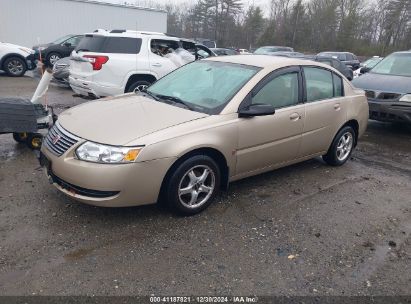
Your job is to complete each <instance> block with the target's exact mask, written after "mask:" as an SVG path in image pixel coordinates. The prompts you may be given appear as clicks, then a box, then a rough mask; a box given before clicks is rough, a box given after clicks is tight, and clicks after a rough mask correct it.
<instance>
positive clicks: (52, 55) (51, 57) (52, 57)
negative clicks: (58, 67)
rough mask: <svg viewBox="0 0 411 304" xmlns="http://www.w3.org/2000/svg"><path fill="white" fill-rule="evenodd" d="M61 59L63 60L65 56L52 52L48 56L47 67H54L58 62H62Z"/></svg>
mask: <svg viewBox="0 0 411 304" xmlns="http://www.w3.org/2000/svg"><path fill="white" fill-rule="evenodd" d="M61 58H63V56H62V55H61V54H60V53H58V52H51V53H49V54H47V56H46V65H48V66H49V67H53V66H54V64H55V63H56V61H58V60H60V59H61ZM52 61H53V62H52Z"/></svg>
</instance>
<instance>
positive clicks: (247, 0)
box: [97, 0, 269, 8]
mask: <svg viewBox="0 0 411 304" xmlns="http://www.w3.org/2000/svg"><path fill="white" fill-rule="evenodd" d="M97 1H101V2H113V3H124V1H126V2H129V3H139V4H141V5H144V4H146V3H150V2H153V3H161V4H167V3H192V2H195V0H97ZM268 2H269V0H243V3H244V5H245V6H248V5H251V4H254V5H260V6H261V7H262V8H264V7H266V5H267V3H268ZM144 6H147V5H144Z"/></svg>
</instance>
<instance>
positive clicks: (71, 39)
mask: <svg viewBox="0 0 411 304" xmlns="http://www.w3.org/2000/svg"><path fill="white" fill-rule="evenodd" d="M83 37H84V35H66V36H64V37H60V38H59V39H57V40H55V41H53V42H50V43H46V44H39V45H35V46H33V49H34V50H35V51H36V56H37V59H40V57H41V59H42V60H43V62H44V63H45V64H47V65H48V66H53V65H54V64H55V63H56V62H57V61H58V60H60V59H61V58H64V57H68V56H70V54H71V52H72V51H73V50H74V48H75V47H76V46H77V45H78V44H79V42H80V41H81V39H82V38H83Z"/></svg>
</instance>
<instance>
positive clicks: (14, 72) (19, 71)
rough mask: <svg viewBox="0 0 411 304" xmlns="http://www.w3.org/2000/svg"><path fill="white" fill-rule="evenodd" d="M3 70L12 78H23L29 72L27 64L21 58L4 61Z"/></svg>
mask: <svg viewBox="0 0 411 304" xmlns="http://www.w3.org/2000/svg"><path fill="white" fill-rule="evenodd" d="M3 70H4V71H5V72H6V73H7V75H9V76H11V77H21V76H23V75H24V73H26V71H27V64H26V61H25V60H24V59H22V58H20V57H10V58H7V59H6V60H5V61H4V64H3Z"/></svg>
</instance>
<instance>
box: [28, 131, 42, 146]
mask: <svg viewBox="0 0 411 304" xmlns="http://www.w3.org/2000/svg"><path fill="white" fill-rule="evenodd" d="M42 142H43V136H42V135H41V134H39V133H30V134H29V136H28V138H27V142H26V143H27V146H28V147H29V148H30V149H32V150H40V149H41V144H42Z"/></svg>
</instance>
